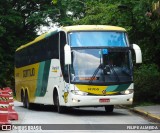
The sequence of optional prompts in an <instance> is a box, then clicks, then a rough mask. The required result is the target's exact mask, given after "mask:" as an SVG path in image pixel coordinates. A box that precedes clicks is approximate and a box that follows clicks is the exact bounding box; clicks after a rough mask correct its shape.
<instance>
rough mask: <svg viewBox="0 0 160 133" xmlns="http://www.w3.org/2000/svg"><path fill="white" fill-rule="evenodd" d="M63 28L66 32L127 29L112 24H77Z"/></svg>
mask: <svg viewBox="0 0 160 133" xmlns="http://www.w3.org/2000/svg"><path fill="white" fill-rule="evenodd" d="M61 29H62V30H64V31H66V32H71V31H95V30H96V31H103V30H104V31H126V30H125V29H124V28H122V27H118V26H110V25H76V26H66V27H62V28H61Z"/></svg>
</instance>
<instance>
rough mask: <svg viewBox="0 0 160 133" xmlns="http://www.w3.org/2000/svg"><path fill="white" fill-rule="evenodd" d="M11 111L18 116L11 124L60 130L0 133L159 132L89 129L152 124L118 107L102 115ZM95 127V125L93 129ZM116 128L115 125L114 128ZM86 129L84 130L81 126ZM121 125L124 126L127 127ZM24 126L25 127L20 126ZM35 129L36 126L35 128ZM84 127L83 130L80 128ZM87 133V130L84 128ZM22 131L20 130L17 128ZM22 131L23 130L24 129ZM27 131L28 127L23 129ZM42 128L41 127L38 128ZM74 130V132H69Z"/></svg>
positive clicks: (48, 109) (19, 107)
mask: <svg viewBox="0 0 160 133" xmlns="http://www.w3.org/2000/svg"><path fill="white" fill-rule="evenodd" d="M15 110H16V111H17V112H18V115H19V120H18V121H12V124H13V125H14V124H42V126H43V124H52V125H45V126H49V128H51V129H54V126H55V125H54V124H59V125H56V126H57V127H58V128H60V129H61V130H52V131H51V130H43V131H38V130H35V131H34V130H22V129H18V130H12V131H3V132H5V133H8V132H9V133H10V132H13V133H21V132H24V133H26V132H28V133H31V132H36V133H37V132H38V133H39V132H41V133H43V132H55V133H57V132H58V133H59V132H67V133H72V132H76V133H79V132H82V133H91V132H92V133H93V132H96V133H97V132H98V133H99V132H100V133H106V132H112V133H114V132H115V133H124V132H127V133H131V132H137V133H139V132H140V133H146V132H153V133H158V132H159V130H121V129H120V130H112V131H111V130H93V129H98V128H99V127H97V128H96V125H97V124H100V125H98V126H102V129H103V126H108V128H111V129H112V128H113V129H116V126H117V127H118V128H119V127H120V128H121V127H122V129H123V128H126V127H123V125H120V124H127V125H129V124H131V126H130V127H128V128H134V127H133V125H132V124H155V123H154V122H151V121H148V120H147V119H145V118H144V117H142V116H140V115H137V114H135V113H132V112H130V111H129V110H127V109H122V108H119V107H116V108H115V109H114V112H113V113H108V114H107V113H106V112H105V110H104V108H103V107H98V108H92V107H89V108H76V109H69V110H67V112H66V113H65V114H59V113H57V112H56V111H55V110H54V109H53V107H52V106H38V107H36V108H34V109H32V110H28V109H25V108H24V107H23V106H22V103H20V102H15ZM63 124H69V125H68V126H70V128H71V129H69V130H65V131H64V129H65V128H66V127H65V125H63ZM74 124H80V125H78V126H82V129H87V130H79V129H78V130H75V129H76V125H74ZM94 124H96V125H94ZM110 124H111V125H110ZM115 124H117V125H115ZM85 125H86V126H85ZM127 125H125V126H127ZM24 126H25V125H24ZM35 126H36V125H35ZM83 126H84V127H83ZM87 126H88V127H89V129H88V127H87ZM20 128H23V127H20ZM24 128H25V127H24ZM27 128H28V127H27ZM29 128H32V129H33V128H37V129H38V128H39V129H41V126H40V127H39V126H37V127H29ZM42 128H43V127H42ZM73 129H74V130H73Z"/></svg>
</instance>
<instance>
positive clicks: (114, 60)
mask: <svg viewBox="0 0 160 133" xmlns="http://www.w3.org/2000/svg"><path fill="white" fill-rule="evenodd" d="M103 50H104V49H85V48H83V49H82V48H81V49H72V64H71V67H70V75H71V76H70V77H71V82H76V83H86V84H90V83H92V84H104V85H107V84H119V83H127V82H132V81H133V77H132V75H133V74H132V63H131V59H130V58H131V51H130V50H124V51H123V50H121V51H116V50H114V51H113V52H112V50H110V51H109V52H108V53H103V52H102V51H103Z"/></svg>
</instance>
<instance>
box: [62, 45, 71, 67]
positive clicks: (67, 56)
mask: <svg viewBox="0 0 160 133" xmlns="http://www.w3.org/2000/svg"><path fill="white" fill-rule="evenodd" d="M64 54H65V55H64V57H65V65H70V64H71V47H70V46H69V45H68V44H66V45H65V46H64Z"/></svg>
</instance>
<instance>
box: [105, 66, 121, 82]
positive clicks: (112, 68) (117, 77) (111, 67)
mask: <svg viewBox="0 0 160 133" xmlns="http://www.w3.org/2000/svg"><path fill="white" fill-rule="evenodd" d="M108 65H109V67H110V69H111V70H112V71H113V73H114V75H116V79H117V81H118V82H120V79H119V76H118V74H117V73H116V71H115V70H114V67H113V66H112V65H110V64H108Z"/></svg>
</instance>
